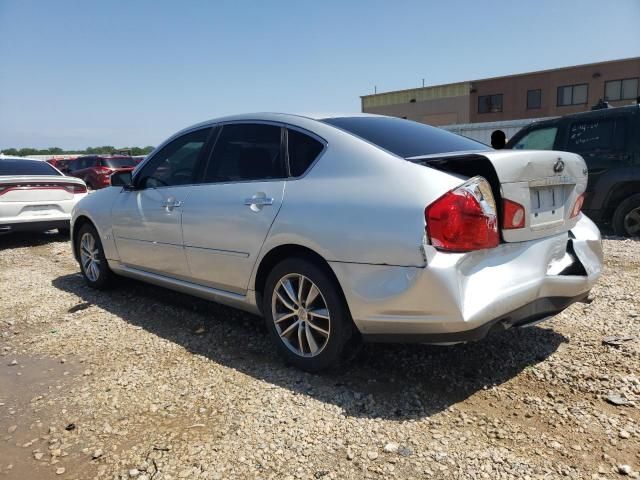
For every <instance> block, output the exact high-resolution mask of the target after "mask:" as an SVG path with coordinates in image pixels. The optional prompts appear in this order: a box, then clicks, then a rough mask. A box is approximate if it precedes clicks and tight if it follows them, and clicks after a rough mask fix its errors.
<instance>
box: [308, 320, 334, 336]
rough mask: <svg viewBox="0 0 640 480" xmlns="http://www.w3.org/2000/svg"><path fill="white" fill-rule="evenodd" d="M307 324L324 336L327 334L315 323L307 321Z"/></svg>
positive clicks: (327, 333)
mask: <svg viewBox="0 0 640 480" xmlns="http://www.w3.org/2000/svg"><path fill="white" fill-rule="evenodd" d="M307 324H308V325H309V326H310V327H311V328H313V329H314V330H315V331H316V332H320V333H321V334H322V335H323V336H324V337H325V338H326V337H328V336H329V332H328V331H327V330H325V329H324V328H321V327H319V326H317V325H316V324H315V323H312V322H307Z"/></svg>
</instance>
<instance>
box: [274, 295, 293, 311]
mask: <svg viewBox="0 0 640 480" xmlns="http://www.w3.org/2000/svg"><path fill="white" fill-rule="evenodd" d="M274 293H275V294H276V296H277V297H278V300H280V302H282V304H283V305H284V306H285V307H287V308H288V309H289V310H291V311H292V312H295V311H296V307H294V306H293V305H291V303H289V301H288V300H286V299H285V298H283V296H282V294H281V293H280V292H278V291H277V290H276V291H275V292H274Z"/></svg>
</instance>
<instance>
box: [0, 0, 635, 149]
mask: <svg viewBox="0 0 640 480" xmlns="http://www.w3.org/2000/svg"><path fill="white" fill-rule="evenodd" d="M639 55H640V1H639V0H616V1H611V2H606V3H605V2H602V1H601V0H575V1H568V0H567V1H548V0H538V1H507V0H505V1H497V0H495V1H487V0H485V1H457V0H449V1H446V2H444V1H439V2H432V1H411V0H407V1H403V0H396V1H377V0H368V1H351V2H348V1H346V0H343V1H339V0H338V1H334V0H322V1H317V0H313V1H312V0H309V1H307V0H297V1H285V0H274V1H266V0H265V1H259V0H235V1H233V0H230V1H223V0H220V1H186V0H185V1H180V2H179V1H161V0H155V1H152V0H138V1H124V0H122V1H120V0H108V1H107V0H104V1H101V2H98V1H69V0H59V1H47V0H42V1H29V0H0V61H1V62H2V63H1V68H0V149H1V148H8V147H26V146H34V147H48V146H60V147H63V148H83V147H87V146H96V145H115V146H132V145H139V146H142V145H147V144H150V145H156V144H157V143H159V142H160V141H162V140H163V139H164V138H165V137H167V136H168V135H170V134H171V133H173V132H174V131H176V130H178V129H180V128H182V127H185V126H187V125H190V124H193V123H196V122H199V121H201V120H205V119H208V118H214V117H217V116H221V115H225V114H230V113H240V112H250V111H283V112H310V111H323V112H328V111H332V112H334V111H339V112H354V111H359V109H360V99H359V96H360V95H364V94H368V93H372V92H373V87H374V85H377V87H378V91H384V90H395V89H402V88H411V87H417V86H420V85H421V82H422V78H426V83H427V84H440V83H447V82H453V81H462V80H471V79H476V78H483V77H489V76H498V75H506V74H510V73H518V72H526V71H532V70H538V69H544V68H554V67H560V66H566V65H574V64H581V63H589V62H594V61H601V60H612V59H617V58H625V57H632V56H639Z"/></svg>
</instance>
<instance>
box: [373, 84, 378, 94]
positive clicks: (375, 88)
mask: <svg viewBox="0 0 640 480" xmlns="http://www.w3.org/2000/svg"><path fill="white" fill-rule="evenodd" d="M376 93H378V86H377V85H374V86H373V94H374V95H375V94H376Z"/></svg>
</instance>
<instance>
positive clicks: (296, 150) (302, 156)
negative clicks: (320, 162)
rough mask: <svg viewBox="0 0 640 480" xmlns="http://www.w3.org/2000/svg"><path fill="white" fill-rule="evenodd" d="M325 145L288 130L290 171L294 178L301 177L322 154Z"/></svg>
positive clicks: (307, 136)
mask: <svg viewBox="0 0 640 480" xmlns="http://www.w3.org/2000/svg"><path fill="white" fill-rule="evenodd" d="M323 148H324V145H322V143H320V142H319V141H318V140H316V139H315V138H311V137H310V136H309V135H305V134H304V133H301V132H298V131H296V130H288V152H289V170H290V172H291V176H292V177H299V176H300V175H302V174H303V173H304V172H306V171H307V169H308V168H309V167H310V166H311V164H312V163H313V161H314V160H315V159H316V157H317V156H318V155H319V154H320V152H322V149H323Z"/></svg>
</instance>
